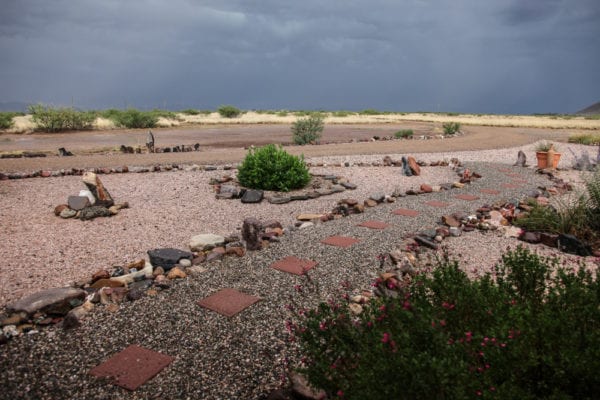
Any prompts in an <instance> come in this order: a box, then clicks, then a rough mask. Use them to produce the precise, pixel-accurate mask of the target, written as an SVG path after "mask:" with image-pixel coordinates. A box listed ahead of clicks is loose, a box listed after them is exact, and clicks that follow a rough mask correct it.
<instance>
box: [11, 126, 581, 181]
mask: <svg viewBox="0 0 600 400" xmlns="http://www.w3.org/2000/svg"><path fill="white" fill-rule="evenodd" d="M400 129H412V130H413V131H414V134H415V138H416V139H413V140H379V141H368V142H365V140H370V139H372V138H373V137H374V136H379V137H380V138H385V137H393V135H394V132H396V131H398V130H400ZM152 131H153V132H154V136H155V139H156V146H158V147H167V146H175V145H182V144H183V145H193V144H195V143H199V144H200V146H201V151H199V152H190V153H161V154H121V153H120V152H118V150H117V149H118V148H119V147H120V146H121V145H126V146H143V145H144V143H145V140H146V132H147V130H145V129H143V130H112V131H91V132H89V131H88V132H72V133H59V134H30V135H22V134H19V135H17V134H3V135H1V136H0V152H11V151H43V152H50V153H55V152H56V151H57V149H58V148H59V147H65V148H67V149H68V150H70V151H72V152H73V153H75V156H74V157H58V156H48V157H45V158H20V159H0V171H3V172H12V171H30V170H36V169H50V170H56V169H61V168H73V167H77V168H91V167H112V166H121V165H153V164H164V163H175V164H176V163H197V164H222V163H235V162H239V161H241V160H242V159H243V158H244V156H245V154H246V150H245V147H247V146H250V145H255V146H261V145H265V144H268V143H277V144H282V145H285V146H286V150H287V151H288V152H290V153H292V154H304V155H305V157H317V156H327V155H355V154H386V153H424V152H426V153H429V152H432V153H435V152H448V151H463V150H483V149H493V148H504V147H512V146H518V145H522V144H527V143H532V142H535V141H537V140H540V139H547V140H554V141H565V140H566V139H567V138H568V136H569V135H570V134H572V133H573V131H572V130H568V131H567V130H560V129H556V130H548V129H536V128H512V127H510V128H508V127H487V126H465V127H464V128H463V132H464V135H461V136H457V137H454V138H447V139H430V140H420V139H418V137H419V136H421V135H438V134H441V129H440V127H439V126H438V125H436V124H434V123H427V122H408V123H403V124H377V125H375V124H368V125H367V124H363V125H329V126H326V128H325V131H324V133H323V137H322V140H321V142H322V143H323V144H321V145H316V146H313V145H311V146H292V145H290V143H291V133H290V126H289V125H283V124H282V125H241V126H240V125H236V126H194V127H187V128H177V129H173V128H170V129H153V130H152Z"/></svg>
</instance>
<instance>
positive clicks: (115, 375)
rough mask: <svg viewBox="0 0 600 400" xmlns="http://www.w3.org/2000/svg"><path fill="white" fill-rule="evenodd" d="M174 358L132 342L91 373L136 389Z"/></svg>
mask: <svg viewBox="0 0 600 400" xmlns="http://www.w3.org/2000/svg"><path fill="white" fill-rule="evenodd" d="M173 360H174V358H173V357H171V356H168V355H165V354H162V353H158V352H156V351H152V350H148V349H145V348H143V347H140V346H137V345H134V344H132V345H131V346H129V347H127V348H126V349H124V350H123V351H121V352H120V353H117V354H115V355H114V356H112V357H111V358H109V359H108V360H106V361H104V362H103V363H102V364H100V365H98V366H96V367H94V368H92V369H91V370H90V374H91V375H94V376H96V377H99V378H112V379H114V383H115V384H116V385H118V386H121V387H122V388H125V389H128V390H136V389H137V388H138V387H140V386H141V385H143V384H144V383H146V382H147V381H149V380H150V379H152V378H153V377H154V376H155V375H156V374H158V373H159V372H160V371H162V369H163V368H165V367H166V366H167V365H169V364H170V363H171V362H172V361H173Z"/></svg>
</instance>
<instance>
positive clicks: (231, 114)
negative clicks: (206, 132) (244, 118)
mask: <svg viewBox="0 0 600 400" xmlns="http://www.w3.org/2000/svg"><path fill="white" fill-rule="evenodd" d="M217 111H218V112H219V115H220V116H221V117H223V118H236V117H239V116H240V115H241V114H242V111H241V110H240V109H239V108H237V107H234V106H229V105H226V106H221V107H219V108H218V110H217Z"/></svg>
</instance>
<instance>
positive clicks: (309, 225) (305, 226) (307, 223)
mask: <svg viewBox="0 0 600 400" xmlns="http://www.w3.org/2000/svg"><path fill="white" fill-rule="evenodd" d="M311 226H315V224H314V223H313V222H304V223H303V224H302V225H300V227H299V228H300V229H306V228H310V227H311Z"/></svg>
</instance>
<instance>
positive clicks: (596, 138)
mask: <svg viewBox="0 0 600 400" xmlns="http://www.w3.org/2000/svg"><path fill="white" fill-rule="evenodd" d="M569 143H579V144H587V145H598V144H600V134H598V133H582V134H578V135H572V136H569Z"/></svg>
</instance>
